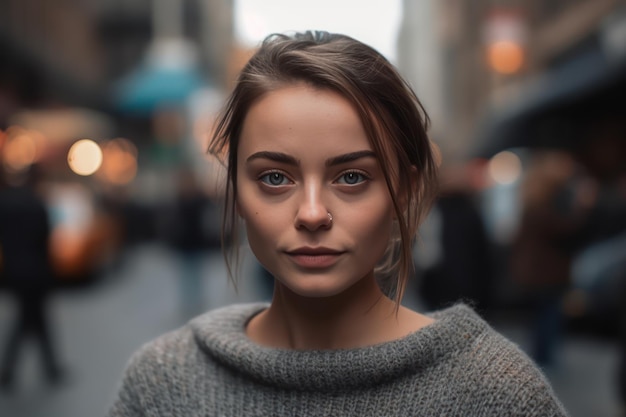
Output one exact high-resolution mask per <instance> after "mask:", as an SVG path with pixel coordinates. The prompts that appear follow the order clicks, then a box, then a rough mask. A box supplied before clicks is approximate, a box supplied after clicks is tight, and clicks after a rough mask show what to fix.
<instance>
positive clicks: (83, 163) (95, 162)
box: [67, 139, 102, 176]
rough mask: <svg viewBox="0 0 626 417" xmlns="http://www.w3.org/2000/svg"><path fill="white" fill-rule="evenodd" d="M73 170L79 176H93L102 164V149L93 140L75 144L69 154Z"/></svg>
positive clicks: (69, 161) (68, 160) (68, 158)
mask: <svg viewBox="0 0 626 417" xmlns="http://www.w3.org/2000/svg"><path fill="white" fill-rule="evenodd" d="M67 162H68V164H69V166H70V168H71V170H72V171H73V172H74V173H76V174H78V175H83V176H87V175H91V174H93V173H94V172H96V171H97V170H98V168H100V165H101V164H102V149H100V146H98V144H97V143H96V142H94V141H93V140H91V139H81V140H79V141H77V142H75V143H74V144H73V145H72V147H71V148H70V150H69V152H68V153H67Z"/></svg>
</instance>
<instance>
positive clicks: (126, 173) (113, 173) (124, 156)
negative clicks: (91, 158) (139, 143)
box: [97, 138, 137, 185]
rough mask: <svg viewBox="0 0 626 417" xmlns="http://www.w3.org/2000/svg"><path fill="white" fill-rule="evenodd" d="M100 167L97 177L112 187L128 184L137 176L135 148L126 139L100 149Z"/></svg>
mask: <svg viewBox="0 0 626 417" xmlns="http://www.w3.org/2000/svg"><path fill="white" fill-rule="evenodd" d="M102 152H103V160H102V166H101V167H100V169H99V170H98V173H97V176H98V178H100V179H101V180H103V181H105V182H108V183H110V184H114V185H124V184H128V183H130V182H131V181H132V180H134V179H135V176H136V175H137V147H136V146H135V145H134V144H133V143H132V142H130V141H129V140H128V139H124V138H117V139H113V140H110V141H108V142H107V143H106V144H104V146H103V147H102Z"/></svg>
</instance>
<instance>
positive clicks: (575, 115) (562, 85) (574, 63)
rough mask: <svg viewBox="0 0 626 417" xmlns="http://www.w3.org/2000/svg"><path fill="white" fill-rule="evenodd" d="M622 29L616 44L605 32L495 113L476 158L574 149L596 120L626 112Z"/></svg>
mask: <svg viewBox="0 0 626 417" xmlns="http://www.w3.org/2000/svg"><path fill="white" fill-rule="evenodd" d="M625 24H626V22H623V23H622V25H625ZM620 29H621V33H620V35H621V39H618V40H617V41H616V40H615V39H613V43H612V44H611V43H609V41H608V40H607V33H606V32H605V31H603V32H601V33H598V34H596V35H595V36H594V37H593V39H590V40H589V41H588V42H587V43H585V45H583V47H582V48H580V49H579V50H578V51H576V52H575V53H573V54H571V56H569V57H568V58H567V59H564V60H563V62H561V63H560V64H557V65H555V66H554V67H553V68H551V69H549V70H547V71H546V72H545V73H544V74H542V75H541V76H540V77H539V78H538V79H535V80H534V81H533V82H532V83H530V84H529V85H527V86H525V87H524V88H523V93H522V94H520V96H519V97H518V99H517V100H516V101H515V102H513V103H511V104H510V105H508V106H506V108H503V109H498V110H497V111H494V112H493V113H492V114H490V115H489V116H488V117H487V119H486V120H485V122H484V125H483V126H482V128H481V129H480V130H479V133H478V137H477V138H476V141H475V143H476V144H477V145H478V146H477V150H476V152H475V154H476V155H477V156H480V157H491V156H493V155H494V154H496V153H497V152H499V151H502V150H505V149H511V148H518V147H526V148H527V147H530V148H534V147H559V148H574V147H576V146H577V145H578V144H579V143H580V140H581V139H582V137H581V135H580V131H581V127H583V126H584V124H585V123H588V121H589V120H590V119H592V118H593V117H595V116H599V115H602V114H606V113H607V112H613V111H622V112H623V111H624V97H626V29H625V28H624V26H621V27H620ZM614 38H615V36H614ZM620 109H621V110H620Z"/></svg>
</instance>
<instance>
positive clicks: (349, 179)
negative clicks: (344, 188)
mask: <svg viewBox="0 0 626 417" xmlns="http://www.w3.org/2000/svg"><path fill="white" fill-rule="evenodd" d="M366 179H367V177H365V175H363V174H361V173H360V172H354V171H350V172H346V173H344V174H342V175H341V176H340V177H339V179H338V181H337V182H338V183H340V184H346V185H356V184H359V183H361V182H363V181H365V180H366Z"/></svg>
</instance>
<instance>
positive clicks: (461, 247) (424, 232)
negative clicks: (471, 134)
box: [414, 161, 493, 315]
mask: <svg viewBox="0 0 626 417" xmlns="http://www.w3.org/2000/svg"><path fill="white" fill-rule="evenodd" d="M477 168H478V166H477V165H476V164H474V163H472V161H467V162H465V161H461V162H452V163H448V164H443V165H442V167H441V179H440V186H439V187H440V193H439V196H438V198H437V200H436V201H435V204H434V206H433V208H432V210H431V213H430V214H429V217H428V218H427V220H426V222H425V224H424V225H423V226H422V228H421V233H420V235H421V237H422V244H419V245H416V247H415V253H414V259H415V266H416V270H417V273H418V275H419V295H420V298H421V299H422V301H423V302H424V303H425V304H426V307H427V308H428V309H430V310H436V309H441V308H445V307H448V306H450V305H452V304H454V303H456V302H459V301H463V302H466V303H469V304H472V305H473V306H474V308H476V309H477V310H478V311H479V312H480V313H481V314H483V315H487V314H489V312H490V310H491V308H492V307H493V267H492V261H491V244H490V242H489V237H488V235H487V230H486V227H485V223H484V220H483V217H482V214H481V212H480V209H479V207H478V205H477V200H476V199H477V195H476V193H477V188H476V187H477V184H475V183H474V182H473V181H474V175H473V174H474V169H477Z"/></svg>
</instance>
